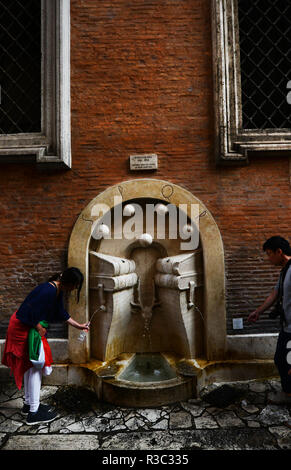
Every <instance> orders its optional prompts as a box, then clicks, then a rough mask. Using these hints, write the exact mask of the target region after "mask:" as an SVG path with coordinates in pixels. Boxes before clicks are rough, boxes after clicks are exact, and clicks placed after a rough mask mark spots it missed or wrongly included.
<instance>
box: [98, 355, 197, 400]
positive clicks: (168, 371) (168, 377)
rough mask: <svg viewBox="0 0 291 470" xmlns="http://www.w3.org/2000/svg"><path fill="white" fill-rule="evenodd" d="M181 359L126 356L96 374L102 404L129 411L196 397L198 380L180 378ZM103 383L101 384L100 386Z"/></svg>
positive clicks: (194, 377)
mask: <svg viewBox="0 0 291 470" xmlns="http://www.w3.org/2000/svg"><path fill="white" fill-rule="evenodd" d="M180 359H181V358H180V357H176V356H172V355H170V354H166V353H154V354H153V353H130V354H129V353H127V354H126V353H124V354H121V355H120V356H119V357H118V358H116V359H115V360H113V361H110V362H109V363H107V364H106V366H104V367H101V368H99V369H98V370H95V371H94V372H95V374H96V376H97V377H98V378H99V390H100V398H101V399H102V401H105V402H107V403H112V404H115V405H119V406H127V407H131V408H132V407H152V406H161V405H167V404H170V403H175V402H178V401H181V400H182V401H183V400H188V399H189V398H193V397H196V388H197V387H196V386H197V377H196V375H195V374H193V375H192V376H191V377H190V376H187V377H184V376H182V375H181V374H179V372H178V369H177V366H176V364H177V363H179V360H180ZM100 381H101V382H100Z"/></svg>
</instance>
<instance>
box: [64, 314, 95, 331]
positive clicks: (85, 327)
mask: <svg viewBox="0 0 291 470" xmlns="http://www.w3.org/2000/svg"><path fill="white" fill-rule="evenodd" d="M67 323H69V325H71V326H73V327H74V328H77V329H78V330H83V331H86V332H88V331H89V327H90V322H87V323H78V322H77V321H76V320H74V319H73V318H71V317H70V318H69V319H68V320H67Z"/></svg>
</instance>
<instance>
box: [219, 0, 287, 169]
mask: <svg viewBox="0 0 291 470" xmlns="http://www.w3.org/2000/svg"><path fill="white" fill-rule="evenodd" d="M211 17H212V18H211V21H212V44H213V72H214V115H215V153H216V155H215V156H216V163H217V164H223V165H226V164H247V163H248V156H249V153H250V152H262V151H264V152H266V153H265V155H266V156H270V155H275V154H276V153H277V155H278V152H280V155H282V154H287V155H288V152H290V150H291V130H290V129H243V127H242V103H241V72H240V45H239V22H238V1H237V0H212V4H211ZM287 87H288V84H287V80H286V99H287V94H288V88H287Z"/></svg>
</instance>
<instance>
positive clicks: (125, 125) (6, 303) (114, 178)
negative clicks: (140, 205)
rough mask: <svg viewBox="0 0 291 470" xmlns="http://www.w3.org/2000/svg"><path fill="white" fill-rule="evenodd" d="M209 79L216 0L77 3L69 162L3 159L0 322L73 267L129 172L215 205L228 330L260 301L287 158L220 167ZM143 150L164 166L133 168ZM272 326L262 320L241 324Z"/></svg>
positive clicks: (279, 226)
mask: <svg viewBox="0 0 291 470" xmlns="http://www.w3.org/2000/svg"><path fill="white" fill-rule="evenodd" d="M212 86H213V84H212V52H211V27H210V0H184V1H182V0H155V1H153V0H152V1H148V0H135V1H134V2H133V1H132V2H125V1H122V0H115V1H114V2H112V1H110V2H109V1H107V0H103V1H102V2H96V1H93V0H71V100H72V104H71V108H72V116H71V117H72V160H73V168H72V170H70V171H41V172H40V171H39V170H37V169H36V168H35V165H34V164H33V163H23V164H2V165H1V172H0V185H1V197H0V207H1V214H2V224H1V226H0V257H1V258H0V259H1V270H0V283H1V289H0V315H1V316H0V318H1V319H2V324H4V323H5V322H7V320H8V318H9V316H10V315H11V313H12V312H13V311H14V310H15V309H16V308H17V306H18V305H19V303H20V302H21V301H22V299H23V297H24V296H25V295H26V294H27V293H28V292H29V291H30V290H31V289H32V288H33V287H34V286H35V285H36V284H37V283H38V282H42V281H44V280H46V279H47V277H48V276H49V275H51V274H52V273H54V272H57V271H59V270H61V269H63V268H64V267H65V265H66V257H67V247H68V241H69V236H70V233H71V230H72V228H73V225H74V223H75V221H76V219H77V217H78V215H79V213H80V212H81V211H82V209H83V208H84V207H85V206H86V205H87V204H88V202H89V201H90V200H91V199H92V198H94V197H95V196H96V195H97V194H98V193H99V192H101V191H102V190H104V189H105V188H107V187H108V186H111V185H113V184H116V183H118V182H120V181H124V180H127V179H133V178H144V177H153V178H160V179H164V180H169V181H171V182H173V183H176V184H178V185H181V186H183V187H184V188H186V189H188V190H189V191H191V192H192V193H193V194H194V195H195V196H196V197H198V198H199V199H200V200H201V201H202V202H203V203H204V204H205V205H206V206H207V207H208V209H209V210H210V212H211V213H212V215H213V217H214V218H215V220H216V221H217V224H218V226H219V229H220V230H221V234H222V237H223V242H224V247H225V262H226V276H227V312H228V326H229V331H230V332H231V319H232V317H235V316H238V317H241V316H244V317H245V316H246V315H247V314H248V313H250V312H251V311H252V310H253V309H254V308H255V307H256V306H257V305H258V304H259V303H260V302H261V301H262V300H263V298H264V297H265V296H266V295H267V294H268V292H269V290H270V289H271V288H272V287H273V285H274V283H275V282H276V277H277V273H278V271H277V272H276V271H275V270H274V269H273V268H271V267H270V266H269V265H268V264H267V263H266V261H265V259H264V255H263V253H262V250H261V245H262V243H263V242H264V241H265V239H266V238H267V237H269V236H271V235H273V234H279V233H280V234H282V235H283V236H285V237H286V238H288V237H289V223H288V217H289V215H290V199H289V194H290V192H289V191H290V188H289V184H288V159H287V158H285V157H277V158H270V157H264V156H260V157H252V158H251V160H250V165H249V166H247V167H236V168H216V166H215V163H214V143H213V134H214V132H213V94H212ZM147 152H150V153H157V154H158V157H159V169H158V170H157V171H156V172H154V173H146V172H144V173H138V174H136V173H132V172H130V171H129V162H128V160H129V155H130V154H132V153H147ZM288 211H289V212H288ZM275 330H276V325H275V324H274V323H273V322H270V321H269V320H268V319H267V318H266V320H264V321H262V322H261V323H260V324H258V325H256V326H255V327H250V326H246V328H245V329H244V330H243V332H245V333H248V332H251V331H275ZM239 332H241V331H239Z"/></svg>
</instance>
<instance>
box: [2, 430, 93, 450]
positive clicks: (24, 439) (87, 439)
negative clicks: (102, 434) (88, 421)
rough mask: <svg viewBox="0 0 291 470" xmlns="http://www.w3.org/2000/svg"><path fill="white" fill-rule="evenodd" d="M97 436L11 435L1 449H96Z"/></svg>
mask: <svg viewBox="0 0 291 470" xmlns="http://www.w3.org/2000/svg"><path fill="white" fill-rule="evenodd" d="M98 448H99V440H98V436H95V435H87V436H84V435H82V434H74V435H66V436H59V435H58V434H55V435H53V434H50V435H49V436H38V438H37V439H36V437H35V436H11V437H10V438H9V439H8V441H7V443H6V444H5V445H4V446H3V448H2V450H16V449H17V450H72V449H73V450H96V449H98Z"/></svg>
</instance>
